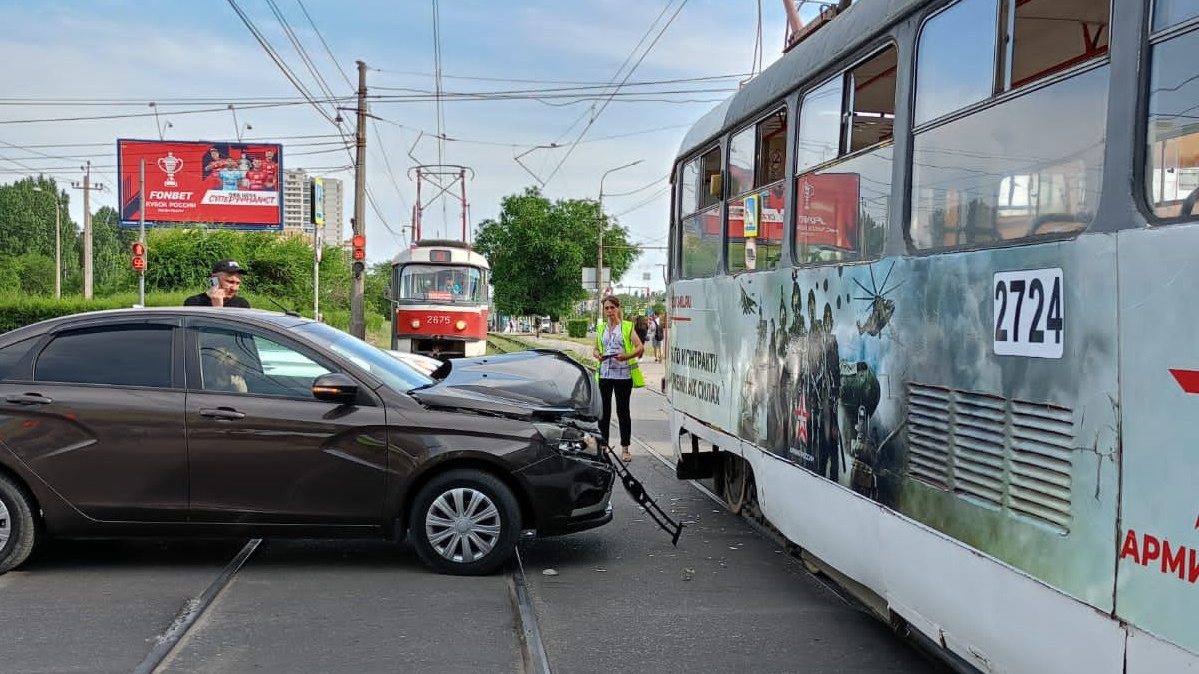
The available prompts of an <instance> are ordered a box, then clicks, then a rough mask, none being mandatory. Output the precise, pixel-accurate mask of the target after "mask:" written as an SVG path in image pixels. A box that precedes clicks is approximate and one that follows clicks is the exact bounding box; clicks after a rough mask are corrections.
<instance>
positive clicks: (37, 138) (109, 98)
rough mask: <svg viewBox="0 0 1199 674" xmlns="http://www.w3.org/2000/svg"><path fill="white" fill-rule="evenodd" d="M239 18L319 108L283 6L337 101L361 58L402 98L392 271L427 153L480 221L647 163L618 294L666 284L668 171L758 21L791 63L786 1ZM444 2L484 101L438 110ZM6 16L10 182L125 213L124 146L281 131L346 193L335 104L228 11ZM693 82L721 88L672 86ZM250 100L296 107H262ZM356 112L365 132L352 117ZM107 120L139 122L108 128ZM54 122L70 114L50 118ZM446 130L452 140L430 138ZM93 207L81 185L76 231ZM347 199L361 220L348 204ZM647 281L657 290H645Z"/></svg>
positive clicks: (624, 218)
mask: <svg viewBox="0 0 1199 674" xmlns="http://www.w3.org/2000/svg"><path fill="white" fill-rule="evenodd" d="M236 6H237V7H239V8H241V9H242V11H243V12H244V13H245V14H246V15H247V16H248V17H249V19H250V20H251V21H252V23H253V24H254V26H256V27H257V29H258V30H259V31H260V32H261V33H262V35H263V36H264V38H265V39H266V40H267V42H268V43H269V44H270V45H271V46H272V47H273V48H274V49H275V50H277V52H278V53H279V55H280V57H281V59H282V60H283V62H284V63H285V64H286V65H287V66H288V67H289V68H291V70H292V71H293V72H294V73H295V74H296V76H297V78H298V79H299V80H300V81H301V82H302V83H303V85H304V86H305V87H307V88H308V89H309V90H310V91H311V92H313V94H314V95H316V96H322V94H321V93H320V91H321V90H320V88H319V85H318V83H317V80H316V79H315V78H314V77H313V76H312V75H311V74H310V73H309V71H308V69H307V67H306V66H305V64H304V61H303V60H302V58H301V55H300V53H299V51H298V50H297V49H296V48H295V47H294V46H293V45H292V44H291V43H290V41H289V39H288V34H287V32H286V30H285V28H284V24H283V22H281V21H280V20H279V18H278V17H277V16H276V14H275V10H276V9H277V11H278V12H279V14H281V15H282V17H283V18H284V19H285V20H286V23H287V25H288V26H290V28H291V30H292V31H293V33H294V34H295V36H296V38H297V40H298V41H299V43H300V44H301V45H302V46H303V47H304V48H305V50H306V52H307V55H308V57H309V58H310V59H311V61H312V63H313V65H314V66H315V69H316V70H317V72H318V73H319V74H320V75H321V76H322V77H323V80H324V82H325V83H326V85H327V87H328V88H329V90H330V91H331V92H332V93H333V94H334V95H335V96H352V95H353V91H354V87H353V86H351V84H350V83H347V79H349V80H350V82H353V83H354V84H355V85H356V82H357V73H356V70H355V68H356V66H355V61H356V60H362V61H364V62H365V63H366V64H367V65H368V67H369V68H370V70H369V71H368V73H367V86H368V89H369V90H370V94H372V95H379V96H383V97H387V98H389V99H390V100H378V101H372V102H371V104H370V109H371V112H372V114H374V115H375V116H376V117H377V119H376V120H374V121H373V122H372V123H371V124H370V125H368V128H367V140H368V147H369V150H368V159H367V182H368V186H369V189H370V192H371V195H372V196H373V198H374V201H375V204H376V205H377V207H378V213H376V211H375V210H374V209H373V208H369V207H368V209H367V217H366V222H367V237H368V238H367V241H368V246H367V248H368V251H369V255H370V259H371V261H372V262H373V261H381V260H385V259H389V258H390V257H391V256H392V255H393V254H394V253H395V252H396V251H397V250H399V249H400V248H401V247H402V246H403V245H404V244H405V242H406V241H407V238H406V236H407V227H408V225H409V224H410V221H411V218H410V212H411V208H412V204H413V202H414V200H415V197H416V189H415V188H416V185H415V183H414V182H413V181H412V180H411V179H410V177H409V169H410V168H412V167H413V166H415V165H417V164H418V163H424V164H436V163H442V164H460V165H466V166H469V167H471V168H472V169H473V171H474V177H473V179H471V180H469V181H468V183H467V197H468V200H469V201H470V210H469V220H468V222H469V223H470V224H471V226H472V227H473V225H474V224H476V223H478V222H480V221H481V220H483V219H485V218H491V217H495V216H496V215H498V212H499V206H500V201H501V199H502V198H503V197H504V196H506V195H509V194H513V193H517V192H520V191H522V190H523V189H524V188H525V187H528V186H530V185H537V184H539V183H544V185H543V187H542V189H543V191H544V193H545V194H546V195H547V196H548V197H550V198H552V199H561V198H595V197H597V196H598V192H599V188H600V178H601V176H602V175H603V174H604V172H605V171H608V170H609V169H612V168H614V167H618V166H621V165H624V164H628V163H631V162H636V161H638V160H640V163H639V164H637V165H636V166H633V167H630V168H627V169H622V170H620V171H617V172H613V173H611V174H609V175H608V177H607V179H606V180H605V181H604V192H605V196H604V206H605V211H606V212H607V213H609V215H613V216H615V217H616V218H617V219H618V220H619V221H620V222H621V224H623V225H624V226H626V227H628V228H629V229H630V231H631V232H632V239H633V241H634V242H635V243H637V244H639V245H642V246H644V247H645V252H644V254H643V256H642V258H641V259H640V260H639V261H638V262H637V264H636V266H635V268H634V269H632V270H631V271H630V272H629V273H628V274H626V276H625V278H624V279H622V282H623V283H624V284H627V285H649V286H651V287H653V288H655V289H660V288H661V287H662V286H663V283H662V267H661V265H662V264H663V263H664V262H665V251H664V250H662V247H664V246H665V245H666V223H667V221H668V208H669V196H668V194H667V188H668V183H667V173H668V171H669V169H670V165H671V162H672V160H673V158H674V155H675V152H676V151H677V149H678V145H679V142H680V141H681V139H682V137H683V135H684V133H685V132H686V130H687V128H688V127H689V126H690V125H691V124H692V123H693V122H695V120H697V119H698V118H699V117H700V116H701V115H703V114H704V113H705V112H707V111H708V110H710V109H711V108H712V107H714V106H715V105H716V104H717V102H718V101H720V100H722V99H723V98H725V97H727V96H728V95H731V93H732V92H733V91H735V89H736V87H737V81H738V76H741V77H744V76H745V74H747V73H749V72H750V71H751V70H752V69H753V67H754V64H755V61H756V59H755V41H756V39H757V36H758V13H759V9H760V11H761V16H762V28H761V37H762V45H761V53H762V56H761V62H762V64H763V65H764V66H765V65H769V64H770V63H771V62H773V61H774V60H775V59H776V58H777V57H778V56H779V55H780V50H781V45H782V41H783V34H784V22H785V19H784V15H783V6H782V3H780V2H778V1H777V0H760V3H759V2H758V1H757V0H739V1H736V0H643V1H640V2H638V1H634V0H592V1H591V2H585V3H584V2H563V1H562V0H525V1H520V0H518V1H516V2H506V3H501V2H494V1H492V2H484V1H482V0H441V1H439V2H437V3H436V5H434V2H433V0H391V1H387V2H385V1H382V0H379V1H376V0H361V1H358V2H345V3H342V2H329V1H326V2H316V1H315V0H274V2H273V6H272V3H271V2H269V1H268V0H236ZM435 6H436V8H437V14H438V18H439V20H438V22H437V24H436V25H437V31H436V34H437V43H438V44H439V46H440V50H439V54H440V64H441V74H442V82H441V90H442V91H443V92H446V93H450V94H461V93H465V92H475V93H486V94H489V95H487V96H481V97H478V98H477V99H475V100H470V101H463V100H446V101H444V102H443V103H442V105H441V107H440V109H439V108H438V106H437V104H436V103H435V101H434V100H433V97H432V96H429V95H428V92H433V91H434V90H435V88H436V84H435V78H434V76H433V73H434V70H435V49H434V43H435V40H434V35H435V30H434V20H433V15H434V7H435ZM680 7H681V9H680ZM305 10H306V11H307V16H305ZM676 10H678V11H677V15H676ZM0 12H3V15H4V17H5V28H6V30H5V35H4V38H3V42H2V44H3V48H4V54H5V58H6V61H7V63H8V65H9V67H8V68H7V69H6V73H5V76H4V82H5V84H6V85H7V86H5V93H4V94H3V95H0V158H2V159H0V182H5V183H9V182H12V181H14V180H17V179H19V178H22V177H24V176H27V175H30V174H31V173H33V172H35V171H34V170H37V171H45V172H46V173H47V174H48V175H51V176H53V177H55V178H56V179H57V180H59V182H60V185H64V186H66V185H69V184H70V182H71V181H72V180H75V181H79V180H81V172H80V171H79V170H78V169H79V166H81V165H82V164H83V163H84V162H86V161H88V160H90V161H91V163H92V166H93V179H94V180H96V181H99V182H101V183H104V184H105V185H106V186H107V187H108V189H107V190H106V191H103V192H97V193H93V197H92V209H93V210H95V209H96V208H98V207H100V206H104V205H109V206H114V207H115V206H116V201H117V199H116V192H115V190H114V189H112V188H113V187H115V177H116V166H115V164H116V157H115V145H116V139H117V138H150V139H152V138H157V137H158V136H159V129H160V128H161V129H162V135H163V136H164V137H165V138H167V139H176V140H234V139H235V134H236V133H238V132H239V131H240V132H241V133H242V134H243V139H244V140H246V141H251V140H264V141H265V140H279V141H280V142H282V143H283V144H284V152H285V162H286V166H288V167H290V168H308V169H310V170H311V171H312V172H313V173H317V174H323V175H327V176H330V177H337V178H342V179H343V180H345V181H346V185H347V193H348V194H347V196H350V195H349V190H350V189H352V179H353V175H352V172H351V171H350V170H349V169H348V166H349V164H350V155H349V154H348V153H347V152H346V151H345V150H344V149H341V147H342V145H341V144H340V141H339V138H338V136H337V135H336V134H337V133H338V130H337V128H336V126H335V125H334V123H333V122H330V121H329V120H328V119H326V118H325V116H323V115H322V112H324V113H325V114H328V115H334V114H336V112H335V110H334V109H333V108H335V107H336V106H335V105H333V104H322V105H320V106H319V110H318V107H314V106H312V105H308V104H305V103H303V102H302V98H301V95H300V93H299V91H298V89H297V88H296V87H295V86H294V85H292V84H291V83H290V82H289V81H288V79H287V78H286V77H285V75H284V74H283V72H282V71H281V69H280V68H279V67H278V66H277V65H276V64H275V63H274V62H273V61H272V60H271V58H270V57H269V56H268V54H267V52H266V51H265V50H264V49H263V47H262V46H260V45H259V44H258V42H257V41H256V40H255V38H254V36H253V34H252V33H251V31H250V29H249V28H247V27H246V26H245V24H244V23H243V22H242V20H241V19H240V18H239V17H238V15H237V13H236V11H235V10H234V6H233V3H231V2H229V1H228V0H206V1H204V2H183V1H176V0H171V1H159V2H145V1H144V0H88V1H87V2H82V1H79V2H77V1H41V2H36V3H30V2H14V1H13V0H0ZM672 16H673V17H674V18H673V20H671V21H670V24H669V26H668V27H666V28H665V30H664V31H663V30H662V28H663V27H664V26H665V25H666V23H667V21H668V20H670V19H671V17H672ZM309 17H311V20H312V23H310V22H309ZM313 24H315V30H314V28H313ZM322 40H323V43H322ZM655 40H656V42H655ZM651 42H652V43H653V46H652V47H650V43H651ZM326 44H327V47H328V49H326ZM647 48H648V49H647ZM638 60H640V63H639V64H637V65H636V68H635V69H634V70H632V73H631V75H630V74H629V72H630V66H632V65H633V64H634V63H637V61H638ZM626 75H628V80H627V82H626V85H625V88H624V89H622V90H621V91H622V93H621V94H618V95H617V96H615V97H613V98H612V99H611V101H610V102H607V103H606V104H605V100H606V99H605V98H603V97H601V96H597V97H595V99H593V100H586V101H581V100H580V99H579V98H578V97H561V96H560V92H547V91H542V92H541V100H532V99H531V98H530V97H529V96H520V97H519V98H517V99H515V100H513V99H512V97H511V96H509V97H507V99H497V97H496V96H495V95H494V94H495V92H500V91H505V92H507V91H512V90H530V89H537V90H547V89H554V88H558V89H560V88H563V87H568V88H571V89H572V90H573V92H574V93H577V92H578V89H577V88H578V87H580V86H592V87H594V88H595V89H594V91H596V92H597V93H610V92H611V91H613V89H614V88H613V87H610V86H609V87H607V88H606V89H605V88H603V87H604V86H605V85H609V84H612V83H619V82H620V81H621V80H622V79H624V78H625V76H626ZM693 78H719V79H707V80H704V81H694V82H678V80H688V79H693ZM651 82H652V83H656V84H648V83H651ZM422 92H424V93H423V94H422ZM630 92H641V95H638V96H635V97H634V96H632V94H631V93H630ZM414 98H415V100H414ZM150 102H155V103H156V109H157V111H158V113H159V115H158V118H157V119H156V118H155V117H154V115H153V112H154V109H152V108H150V107H149V103H150ZM255 102H268V103H283V102H287V103H293V104H292V105H273V106H271V107H259V108H254V107H252V106H253V105H254V103H255ZM101 103H103V104H102V105H101ZM228 104H233V105H234V107H235V111H236V119H237V124H236V125H235V123H234V114H233V113H231V112H230V111H229V110H228V109H227V106H228ZM343 105H345V106H346V107H352V106H353V103H352V102H349V103H346V104H343ZM200 110H209V111H208V112H197V111H200ZM439 112H440V114H439ZM342 114H343V115H344V116H345V117H346V119H347V123H345V124H344V125H343V127H342V128H343V130H344V131H346V132H348V133H349V134H350V135H349V138H350V139H351V141H352V119H353V113H352V112H342ZM132 115H141V116H140V117H133V116H132ZM100 116H124V117H122V118H117V119H94V118H95V117H100ZM439 117H440V119H439ZM52 118H53V119H62V118H71V119H70V121H45V120H49V119H52ZM247 124H248V125H250V127H251V128H250V129H249V130H247V129H245V128H244V127H245V125H247ZM439 126H440V130H441V133H443V134H444V135H445V136H446V137H447V138H449V139H452V140H447V141H445V142H438V141H437V139H436V134H437V133H438V130H439ZM239 127H241V128H240V129H239ZM553 144H556V145H557V146H558V147H556V148H554V147H548V146H550V145H553ZM51 145H54V146H55V147H49V146H51ZM518 156H519V157H520V163H518V161H517V160H516V159H514V157H518ZM521 163H523V164H524V166H523V167H522V165H521ZM422 189H424V190H425V197H426V209H425V220H424V223H425V226H424V227H425V231H424V234H425V236H449V237H454V238H457V237H458V236H459V235H460V231H461V227H460V220H459V218H460V211H459V209H458V205H457V203H456V202H455V201H447V200H444V199H443V200H438V201H433V202H429V201H428V199H427V197H428V192H429V191H430V189H429V186H428V184H427V183H426V185H425V186H424V187H423V188H422ZM456 189H457V188H455V190H456ZM81 196H82V195H81V193H80V192H78V191H74V190H72V200H71V209H70V210H71V216H72V218H73V219H75V221H76V222H81V221H82V207H81V202H82V199H81ZM346 209H347V213H346V216H347V222H348V216H349V214H350V213H349V211H350V210H351V209H352V198H351V199H347V202H346ZM379 213H381V214H382V215H383V216H384V217H382V218H381V217H380V216H379ZM647 273H648V274H650V275H651V280H650V281H645V280H643V275H644V274H647Z"/></svg>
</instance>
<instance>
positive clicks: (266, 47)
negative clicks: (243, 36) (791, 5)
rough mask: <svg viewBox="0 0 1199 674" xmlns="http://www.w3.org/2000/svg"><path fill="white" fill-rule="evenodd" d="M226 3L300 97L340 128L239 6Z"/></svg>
mask: <svg viewBox="0 0 1199 674" xmlns="http://www.w3.org/2000/svg"><path fill="white" fill-rule="evenodd" d="M228 2H229V6H230V7H232V8H233V11H234V12H236V13H237V16H238V18H240V19H241V21H242V23H243V24H245V26H246V28H247V29H248V30H249V31H250V34H251V35H253V36H254V39H255V40H257V41H258V44H259V46H261V47H262V49H263V51H265V52H266V53H267V56H269V57H270V58H271V60H272V61H273V62H274V63H275V65H276V66H278V67H279V70H280V71H281V72H282V73H283V76H284V77H286V78H287V80H288V81H289V82H291V84H292V86H294V87H295V88H296V90H297V91H299V92H300V95H302V96H303V97H304V98H305V100H307V101H308V102H309V103H310V104H312V107H314V108H315V109H316V111H317V112H319V113H320V114H321V116H322V117H324V118H325V119H327V120H329V122H330V123H331V124H333V126H335V127H339V128H340V126H339V125H338V123H337V121H336V120H335V118H334V117H331V116H330V115H329V113H327V112H325V111H324V110H323V109H321V106H320V105H319V104H318V103H317V102H316V101H315V100H314V99H313V97H312V95H311V93H310V92H309V91H308V88H307V87H305V86H304V83H303V82H301V81H300V80H299V78H297V77H296V75H295V73H293V72H292V70H291V68H289V67H287V64H286V63H284V62H283V59H282V57H281V56H279V53H278V52H277V51H275V49H274V47H272V46H271V45H270V42H268V41H267V39H266V37H265V36H264V35H263V34H262V31H260V30H258V27H257V26H255V25H254V22H253V21H252V20H251V19H250V17H249V16H248V15H246V13H245V12H244V11H242V8H241V7H240V6H238V4H237V0H228Z"/></svg>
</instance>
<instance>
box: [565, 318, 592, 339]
mask: <svg viewBox="0 0 1199 674" xmlns="http://www.w3.org/2000/svg"><path fill="white" fill-rule="evenodd" d="M590 324H591V321H589V320H587V319H586V318H572V319H570V320H569V321H566V334H568V335H570V336H571V337H586V336H587V328H588V326H590Z"/></svg>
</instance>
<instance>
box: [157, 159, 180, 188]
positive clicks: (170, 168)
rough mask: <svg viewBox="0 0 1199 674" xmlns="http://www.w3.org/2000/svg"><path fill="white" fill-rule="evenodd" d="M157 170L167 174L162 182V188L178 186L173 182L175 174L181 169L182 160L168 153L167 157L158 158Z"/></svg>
mask: <svg viewBox="0 0 1199 674" xmlns="http://www.w3.org/2000/svg"><path fill="white" fill-rule="evenodd" d="M158 168H160V169H162V172H163V173H165V174H167V179H166V180H164V181H163V182H162V184H163V187H178V186H179V183H177V182H175V174H176V173H178V172H179V170H180V169H182V168H183V160H182V159H180V158H178V157H176V156H175V153H174V152H168V153H167V156H165V157H159V159H158Z"/></svg>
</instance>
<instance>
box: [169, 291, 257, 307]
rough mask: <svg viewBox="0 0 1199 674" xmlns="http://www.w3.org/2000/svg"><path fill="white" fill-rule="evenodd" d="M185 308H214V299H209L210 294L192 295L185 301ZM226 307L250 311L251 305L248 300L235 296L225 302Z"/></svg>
mask: <svg viewBox="0 0 1199 674" xmlns="http://www.w3.org/2000/svg"><path fill="white" fill-rule="evenodd" d="M183 306H185V307H210V306H212V299H210V298H209V297H208V293H200V294H199V295H192V296H191V297H189V298H187V299H185V300H183ZM225 306H227V307H236V308H238V309H249V308H250V303H249V302H248V301H247V300H246V298H244V297H238V296H236V295H234V296H233V297H232V298H231V299H227V300H225Z"/></svg>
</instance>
